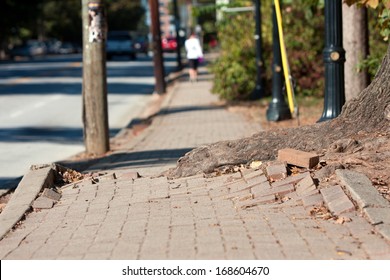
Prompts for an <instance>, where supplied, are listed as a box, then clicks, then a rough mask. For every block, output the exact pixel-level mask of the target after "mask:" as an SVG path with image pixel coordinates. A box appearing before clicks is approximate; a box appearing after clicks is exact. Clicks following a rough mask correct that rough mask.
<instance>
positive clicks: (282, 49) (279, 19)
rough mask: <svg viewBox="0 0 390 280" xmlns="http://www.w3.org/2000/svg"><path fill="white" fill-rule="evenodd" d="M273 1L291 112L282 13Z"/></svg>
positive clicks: (289, 82) (277, 3) (289, 77)
mask: <svg viewBox="0 0 390 280" xmlns="http://www.w3.org/2000/svg"><path fill="white" fill-rule="evenodd" d="M274 2H275V10H276V19H277V22H278V29H279V41H280V53H281V55H282V64H283V72H284V79H285V81H286V89H287V99H288V105H289V108H290V112H291V114H293V113H294V111H295V109H294V100H293V87H292V82H291V75H290V73H289V72H290V69H289V65H288V61H287V54H286V46H285V44H284V37H283V29H282V14H281V12H280V4H279V0H275V1H274ZM295 113H297V112H295Z"/></svg>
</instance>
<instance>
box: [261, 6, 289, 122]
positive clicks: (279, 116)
mask: <svg viewBox="0 0 390 280" xmlns="http://www.w3.org/2000/svg"><path fill="white" fill-rule="evenodd" d="M272 42H273V43H272V51H273V57H274V58H273V62H272V100H271V102H270V104H269V105H268V109H267V113H266V114H267V120H268V121H274V122H276V121H281V120H286V119H291V112H290V109H289V108H288V106H287V104H286V102H285V100H284V95H283V68H282V56H281V52H280V41H279V30H278V24H277V22H276V10H275V5H272Z"/></svg>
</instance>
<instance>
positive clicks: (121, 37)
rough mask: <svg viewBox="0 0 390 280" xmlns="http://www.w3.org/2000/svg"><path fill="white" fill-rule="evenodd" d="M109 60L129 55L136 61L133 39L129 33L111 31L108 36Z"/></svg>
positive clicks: (107, 50)
mask: <svg viewBox="0 0 390 280" xmlns="http://www.w3.org/2000/svg"><path fill="white" fill-rule="evenodd" d="M106 53H107V59H112V57H113V56H119V55H127V56H130V58H131V59H135V58H136V57H137V56H136V52H135V49H134V46H133V39H132V37H131V35H130V32H128V31H111V32H108V34H107V44H106Z"/></svg>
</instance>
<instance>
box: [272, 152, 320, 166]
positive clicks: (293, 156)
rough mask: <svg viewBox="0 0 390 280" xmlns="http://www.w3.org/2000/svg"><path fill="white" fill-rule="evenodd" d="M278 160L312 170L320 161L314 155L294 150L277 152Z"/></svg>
mask: <svg viewBox="0 0 390 280" xmlns="http://www.w3.org/2000/svg"><path fill="white" fill-rule="evenodd" d="M278 160H279V161H285V162H287V163H288V164H291V165H296V166H300V167H306V168H309V169H310V168H313V167H314V166H316V165H317V164H318V162H319V160H320V158H319V156H318V155H316V154H314V153H308V152H304V151H299V150H295V149H281V150H279V151H278Z"/></svg>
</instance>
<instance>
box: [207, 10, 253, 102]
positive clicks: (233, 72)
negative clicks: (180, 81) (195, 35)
mask: <svg viewBox="0 0 390 280" xmlns="http://www.w3.org/2000/svg"><path fill="white" fill-rule="evenodd" d="M238 26H240V27H242V28H237V27H238ZM253 34H254V20H253V16H252V14H250V13H249V16H248V14H247V13H245V14H242V13H240V14H233V15H229V16H227V17H225V18H224V20H223V21H222V22H220V23H219V25H218V38H219V41H220V47H221V54H220V56H219V58H218V59H217V60H216V61H215V63H213V65H212V66H211V72H212V73H214V75H215V80H214V85H213V88H212V91H213V92H214V93H217V94H219V95H220V96H221V97H222V98H223V99H226V100H243V99H247V98H248V97H249V95H250V93H251V91H252V90H253V89H254V87H255V77H256V59H255V47H254V40H253Z"/></svg>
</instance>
